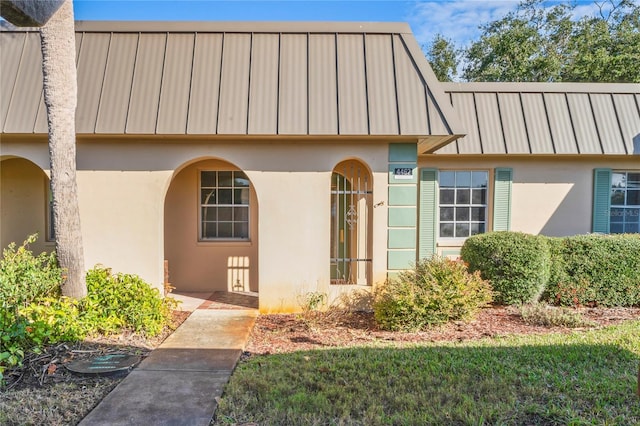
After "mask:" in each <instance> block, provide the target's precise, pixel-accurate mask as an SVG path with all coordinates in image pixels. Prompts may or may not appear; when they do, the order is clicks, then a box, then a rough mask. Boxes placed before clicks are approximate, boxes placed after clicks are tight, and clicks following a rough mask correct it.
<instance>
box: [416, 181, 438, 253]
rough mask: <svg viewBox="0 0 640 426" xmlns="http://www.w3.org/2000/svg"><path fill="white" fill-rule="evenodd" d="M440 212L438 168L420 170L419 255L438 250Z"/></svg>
mask: <svg viewBox="0 0 640 426" xmlns="http://www.w3.org/2000/svg"><path fill="white" fill-rule="evenodd" d="M437 212H438V170H437V169H421V170H420V229H419V230H418V240H419V251H418V257H419V258H420V259H423V258H425V257H428V256H430V255H432V254H434V253H435V252H436V235H437V230H436V226H437V222H438V221H437Z"/></svg>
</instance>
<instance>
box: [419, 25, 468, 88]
mask: <svg viewBox="0 0 640 426" xmlns="http://www.w3.org/2000/svg"><path fill="white" fill-rule="evenodd" d="M426 54H427V59H428V60H429V63H430V64H431V68H432V69H433V72H434V73H435V74H436V77H438V80H440V81H453V78H454V76H455V75H456V74H457V72H458V64H459V63H460V59H459V53H458V52H457V49H456V47H455V44H454V43H453V41H452V40H451V39H447V38H444V36H442V35H441V34H436V36H435V37H434V39H433V41H432V42H431V43H430V44H429V46H428V47H427V52H426Z"/></svg>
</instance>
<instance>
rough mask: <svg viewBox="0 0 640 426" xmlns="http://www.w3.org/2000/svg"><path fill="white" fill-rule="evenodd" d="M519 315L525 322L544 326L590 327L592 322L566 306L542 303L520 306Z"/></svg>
mask: <svg viewBox="0 0 640 426" xmlns="http://www.w3.org/2000/svg"><path fill="white" fill-rule="evenodd" d="M520 316H521V317H522V319H523V320H524V322H526V323H527V324H531V325H541V326H544V327H550V326H555V327H568V328H576V327H590V326H593V325H594V323H593V322H591V321H589V320H587V319H586V318H585V317H584V316H583V315H582V314H580V313H579V312H576V311H573V310H571V309H567V308H558V307H555V306H549V305H546V304H544V303H531V304H527V305H522V306H521V307H520Z"/></svg>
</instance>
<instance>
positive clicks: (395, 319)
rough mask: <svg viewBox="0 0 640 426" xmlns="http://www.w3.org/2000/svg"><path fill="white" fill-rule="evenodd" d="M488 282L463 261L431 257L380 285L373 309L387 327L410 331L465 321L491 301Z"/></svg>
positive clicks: (381, 324) (381, 322) (378, 319)
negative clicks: (469, 269)
mask: <svg viewBox="0 0 640 426" xmlns="http://www.w3.org/2000/svg"><path fill="white" fill-rule="evenodd" d="M492 294H493V293H492V290H491V286H490V285H489V283H488V282H487V281H485V280H483V279H482V278H481V277H480V274H479V273H469V272H468V271H467V267H466V265H465V264H464V263H462V262H460V261H454V260H450V259H447V258H443V257H439V256H433V257H431V258H427V259H422V260H420V261H418V262H417V263H416V265H415V267H414V268H413V269H412V270H409V271H404V272H401V273H400V274H399V276H398V277H397V278H395V279H391V280H388V281H387V282H385V283H384V284H382V285H380V286H379V287H378V288H377V289H376V291H375V295H374V302H373V309H374V315H375V319H376V321H377V322H378V324H379V325H380V326H381V327H382V328H384V329H388V330H401V331H414V330H420V329H424V328H427V327H430V326H433V325H437V324H442V323H445V322H447V321H451V320H469V319H471V318H473V317H474V315H475V314H476V312H477V311H478V310H479V309H480V308H481V307H483V306H485V305H486V304H488V303H489V302H491V300H492Z"/></svg>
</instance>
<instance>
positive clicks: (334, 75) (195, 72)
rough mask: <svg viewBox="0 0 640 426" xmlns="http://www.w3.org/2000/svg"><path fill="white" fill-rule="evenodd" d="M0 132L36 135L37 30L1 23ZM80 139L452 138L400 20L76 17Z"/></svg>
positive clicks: (450, 115) (449, 119) (437, 91)
mask: <svg viewBox="0 0 640 426" xmlns="http://www.w3.org/2000/svg"><path fill="white" fill-rule="evenodd" d="M0 37H1V40H2V49H1V50H2V52H1V53H0V54H1V57H0V60H1V66H2V73H1V75H0V79H1V85H0V90H1V94H2V96H1V98H2V101H1V103H0V128H1V129H2V132H3V133H9V134H12V133H46V131H47V123H46V111H45V107H44V102H43V97H42V71H41V54H40V41H39V33H38V32H37V31H34V30H33V29H32V30H28V29H27V30H6V29H5V30H3V31H2V32H1V33H0ZM76 39H77V68H78V109H77V113H76V129H77V133H79V134H114V135H118V134H140V135H153V134H162V135H254V136H276V135H278V136H285V135H289V136H291V135H293V136H343V135H344V136H365V135H380V136H400V137H404V136H406V137H407V140H412V139H413V140H418V141H421V142H423V143H424V144H425V147H424V149H434V148H437V147H439V146H442V144H444V143H446V142H448V141H450V140H452V139H455V138H456V137H458V136H460V135H461V134H462V130H461V128H460V126H459V124H458V123H459V121H458V119H457V117H456V114H455V112H454V110H453V108H452V107H451V105H450V103H449V100H448V98H447V97H446V96H445V94H444V92H443V91H442V89H441V87H440V83H439V82H438V81H437V79H436V78H435V75H434V74H433V71H432V70H431V68H430V66H429V65H428V63H427V61H426V59H425V58H424V55H423V54H422V52H421V50H420V47H419V45H418V44H417V42H416V40H415V38H414V37H413V35H412V34H411V31H410V29H409V27H408V25H406V24H397V23H248V22H244V23H216V22H191V23H186V22H182V23H180V22H145V23H141V22H77V23H76Z"/></svg>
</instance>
